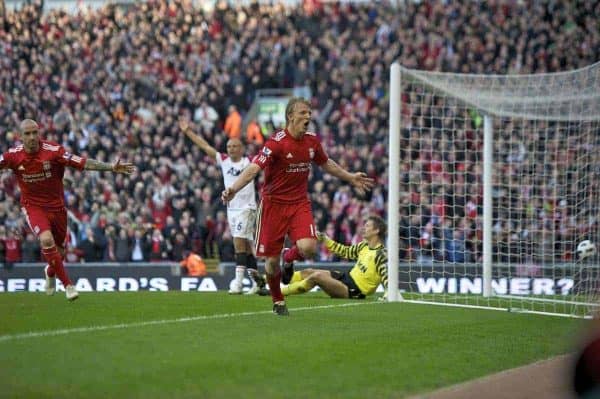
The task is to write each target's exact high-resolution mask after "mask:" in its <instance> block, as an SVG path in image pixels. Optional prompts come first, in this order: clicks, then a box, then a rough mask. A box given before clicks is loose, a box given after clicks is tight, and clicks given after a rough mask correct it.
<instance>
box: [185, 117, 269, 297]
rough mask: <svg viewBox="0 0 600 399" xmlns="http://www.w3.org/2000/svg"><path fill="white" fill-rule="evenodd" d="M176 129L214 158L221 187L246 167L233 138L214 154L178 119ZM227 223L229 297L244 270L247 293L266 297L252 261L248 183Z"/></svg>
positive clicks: (230, 207) (252, 200)
mask: <svg viewBox="0 0 600 399" xmlns="http://www.w3.org/2000/svg"><path fill="white" fill-rule="evenodd" d="M179 128H180V129H181V131H183V132H184V133H185V135H186V136H187V137H188V138H189V139H190V140H191V141H192V142H193V143H194V144H196V145H197V146H198V147H200V149H202V151H204V152H205V153H206V155H208V156H209V157H211V158H212V159H214V160H215V161H216V163H217V165H219V167H220V168H221V173H222V174H223V183H224V184H225V188H227V187H229V186H231V185H232V184H233V182H234V181H235V179H237V177H238V176H239V175H240V174H241V173H242V171H243V170H244V169H245V168H246V167H247V166H248V165H250V162H251V161H250V158H248V157H246V156H244V155H243V154H244V146H243V144H242V142H241V141H240V140H239V139H237V138H232V139H229V141H227V154H223V153H220V152H218V151H217V150H216V149H215V148H214V147H213V146H211V145H210V144H208V142H207V141H206V140H205V139H204V138H203V137H201V136H199V135H197V134H196V133H194V132H193V131H192V129H191V127H190V125H189V124H188V122H187V121H185V120H181V121H180V122H179ZM227 221H228V223H229V230H231V235H232V237H233V247H234V250H235V263H236V267H235V282H234V286H233V287H232V288H231V289H230V290H229V293H230V294H241V293H242V282H243V280H244V271H245V270H246V268H247V269H248V275H249V276H250V277H251V278H252V279H253V280H254V282H255V284H254V285H253V286H252V288H251V289H250V290H249V291H248V292H247V294H259V295H268V290H267V289H266V281H265V279H264V277H263V276H261V275H260V274H259V273H258V267H257V265H256V258H255V257H254V253H253V251H252V248H253V246H254V232H255V225H256V191H255V189H254V184H248V185H247V186H246V187H244V188H243V189H242V190H240V192H239V194H238V196H237V197H236V198H234V199H233V200H232V201H230V202H229V203H228V204H227Z"/></svg>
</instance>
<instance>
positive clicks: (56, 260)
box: [42, 245, 73, 287]
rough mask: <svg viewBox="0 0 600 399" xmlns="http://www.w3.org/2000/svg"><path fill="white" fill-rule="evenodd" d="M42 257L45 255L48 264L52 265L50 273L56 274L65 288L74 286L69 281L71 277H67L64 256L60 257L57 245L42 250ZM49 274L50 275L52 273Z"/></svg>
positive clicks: (49, 269)
mask: <svg viewBox="0 0 600 399" xmlns="http://www.w3.org/2000/svg"><path fill="white" fill-rule="evenodd" d="M42 255H44V258H45V259H46V262H48V264H49V265H50V267H49V268H48V271H49V272H50V271H52V272H54V273H56V276H57V277H58V279H59V280H60V281H61V282H62V283H63V285H64V286H65V287H66V286H67V285H72V284H73V283H72V282H71V280H70V279H69V276H68V275H67V271H66V270H65V266H64V265H63V261H62V256H60V253H59V252H58V249H57V248H56V245H54V246H52V247H50V248H42ZM48 274H49V275H50V273H48Z"/></svg>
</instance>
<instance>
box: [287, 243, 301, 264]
mask: <svg viewBox="0 0 600 399" xmlns="http://www.w3.org/2000/svg"><path fill="white" fill-rule="evenodd" d="M295 260H304V256H302V255H301V254H300V251H299V250H298V247H297V246H296V245H294V246H293V247H291V248H290V249H288V250H287V251H286V252H285V254H284V255H283V261H284V262H285V263H291V262H293V261H295Z"/></svg>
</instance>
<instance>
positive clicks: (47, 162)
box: [42, 161, 52, 170]
mask: <svg viewBox="0 0 600 399" xmlns="http://www.w3.org/2000/svg"><path fill="white" fill-rule="evenodd" d="M42 168H44V170H50V169H52V165H50V161H44V162H42Z"/></svg>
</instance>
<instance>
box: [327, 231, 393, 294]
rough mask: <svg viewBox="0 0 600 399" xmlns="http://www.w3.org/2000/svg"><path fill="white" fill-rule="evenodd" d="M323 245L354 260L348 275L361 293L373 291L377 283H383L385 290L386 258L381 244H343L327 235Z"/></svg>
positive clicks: (386, 284) (364, 242)
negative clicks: (374, 245)
mask: <svg viewBox="0 0 600 399" xmlns="http://www.w3.org/2000/svg"><path fill="white" fill-rule="evenodd" d="M325 245H326V246H327V249H328V250H330V251H331V252H333V253H334V254H336V255H338V256H340V257H342V258H345V259H352V260H356V264H355V265H354V267H353V268H352V270H350V276H351V277H352V279H353V280H354V282H355V283H356V285H357V286H358V288H360V290H361V292H362V293H363V294H365V295H370V294H372V293H374V292H375V290H376V289H377V287H378V286H379V284H383V287H384V288H385V290H386V291H387V288H388V281H387V261H388V258H387V250H386V249H385V247H384V246H383V244H380V245H378V246H377V247H375V248H369V244H367V242H366V241H362V242H360V243H358V244H356V245H343V244H340V243H339V242H336V241H333V240H332V239H331V238H329V237H327V238H326V241H325Z"/></svg>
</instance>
